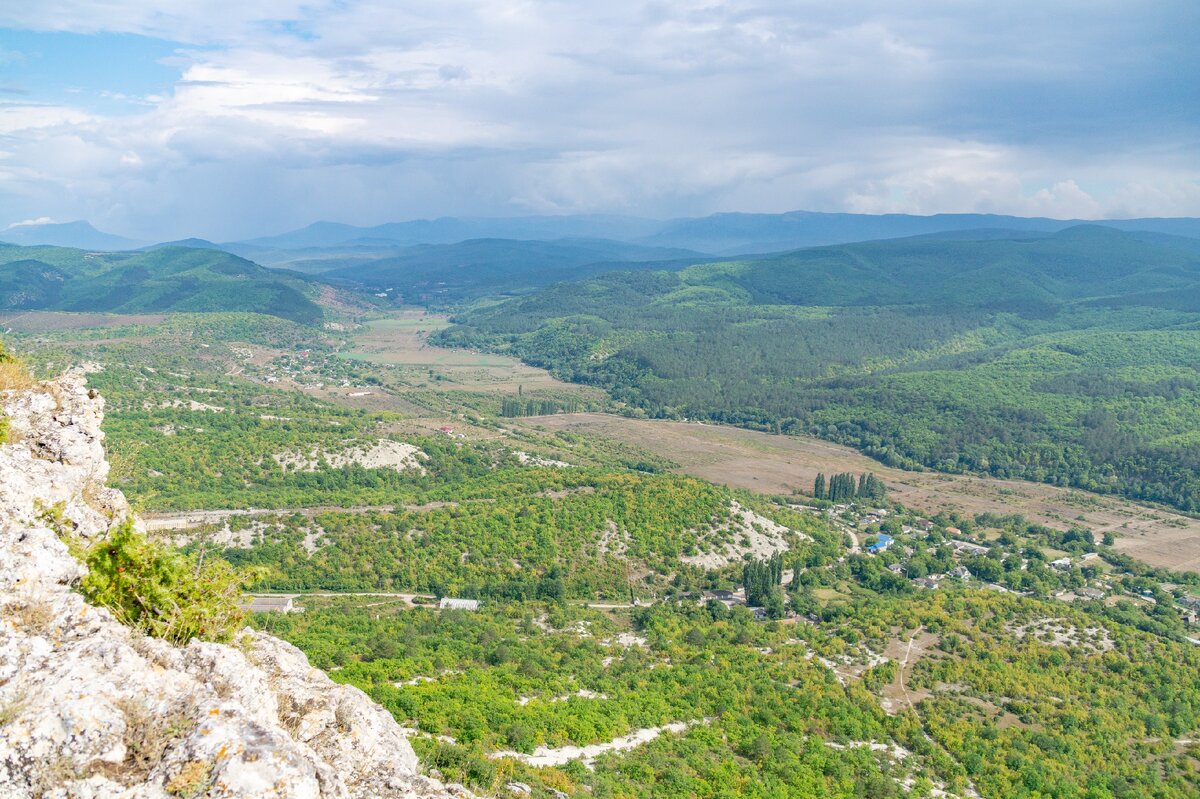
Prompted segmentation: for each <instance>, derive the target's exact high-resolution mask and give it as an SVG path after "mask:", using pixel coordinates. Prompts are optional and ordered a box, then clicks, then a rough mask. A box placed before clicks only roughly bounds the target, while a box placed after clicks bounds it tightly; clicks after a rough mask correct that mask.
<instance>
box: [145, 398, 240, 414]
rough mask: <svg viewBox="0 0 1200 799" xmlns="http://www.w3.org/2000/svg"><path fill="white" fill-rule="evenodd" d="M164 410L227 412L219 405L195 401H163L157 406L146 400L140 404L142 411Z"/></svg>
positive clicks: (226, 409) (227, 410)
mask: <svg viewBox="0 0 1200 799" xmlns="http://www.w3.org/2000/svg"><path fill="white" fill-rule="evenodd" d="M164 408H167V409H174V408H187V409H188V410H189V411H209V412H210V413H228V412H229V409H228V408H222V407H221V406H220V405H209V404H208V403H207V402H196V401H195V400H186V401H185V400H181V399H173V400H163V401H162V402H160V403H158V404H157V405H155V404H154V403H152V402H150V401H149V400H146V401H145V402H143V403H142V410H144V411H149V410H154V409H164Z"/></svg>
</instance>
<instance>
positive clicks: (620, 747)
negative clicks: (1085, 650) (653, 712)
mask: <svg viewBox="0 0 1200 799" xmlns="http://www.w3.org/2000/svg"><path fill="white" fill-rule="evenodd" d="M705 723H707V720H701V721H676V722H672V723H670V724H664V725H663V726H661V727H645V728H643V729H640V730H635V731H634V732H631V733H629V735H623V736H621V737H620V738H614V739H613V740H611V741H608V742H607V743H602V744H588V745H587V746H562V747H559V748H557V749H551V748H549V747H545V746H539V747H538V748H537V749H534V750H533V754H531V755H527V754H524V753H522V752H512V751H501V752H492V753H491V754H490V755H488V757H490V758H492V759H499V758H504V757H508V758H512V759H514V760H520V761H521V762H523V763H525V764H527V765H530V766H535V767H538V768H542V767H546V766H565V765H566V764H567V763H570V762H571V761H572V760H581V761H583V764H584V765H585V766H587V767H588V768H592V767H593V766H594V765H595V763H596V758H598V757H600V756H601V755H603V754H606V753H608V752H623V751H628V750H630V749H636V748H637V747H639V746H641V745H643V744H646V743H649V742H650V741H653V740H654V739H655V738H657V737H658V736H660V735H662V734H663V733H664V732H670V733H681V732H684V731H686V730H687V729H688V728H689V727H693V726H695V725H697V724H705Z"/></svg>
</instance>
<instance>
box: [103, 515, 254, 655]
mask: <svg viewBox="0 0 1200 799" xmlns="http://www.w3.org/2000/svg"><path fill="white" fill-rule="evenodd" d="M81 556H82V559H83V561H84V562H85V563H86V564H87V567H88V574H87V576H86V577H84V578H83V581H82V583H81V584H80V588H81V590H82V592H83V595H84V596H85V597H87V599H88V601H89V602H91V603H92V604H95V605H100V606H101V607H105V608H108V610H110V611H111V612H112V613H113V615H114V616H116V617H117V618H118V619H119V620H120V621H122V622H123V623H125V624H127V625H129V626H130V627H135V628H137V629H139V630H141V631H143V632H145V633H147V634H148V635H153V636H155V637H157V638H163V639H166V640H168V641H171V642H173V643H177V644H185V643H187V642H188V641H190V640H191V639H192V638H202V639H205V640H209V641H228V640H230V639H231V638H232V637H233V635H234V633H236V632H237V630H238V629H240V627H241V625H242V622H243V620H244V618H245V617H244V614H243V613H242V611H241V609H240V608H239V607H238V599H239V597H240V596H241V587H242V580H241V577H240V576H239V574H238V573H237V572H236V571H235V570H234V569H233V567H232V566H230V565H229V564H228V563H227V562H225V561H223V560H220V559H218V558H213V559H211V560H207V561H205V560H203V559H201V558H200V557H198V556H196V555H194V554H193V555H185V554H183V553H180V552H178V551H176V550H173V549H170V548H168V547H165V546H163V545H161V544H158V543H155V542H153V541H151V540H149V539H147V538H146V537H145V536H144V535H141V534H140V533H138V532H137V530H135V529H134V527H133V523H132V521H126V522H125V523H123V524H121V525H118V526H117V527H116V528H114V529H113V531H112V532H111V533H110V534H109V535H108V536H107V537H106V538H103V539H101V540H99V541H96V542H95V543H93V544H91V545H90V546H88V547H87V548H86V550H84V551H83V552H82V553H81Z"/></svg>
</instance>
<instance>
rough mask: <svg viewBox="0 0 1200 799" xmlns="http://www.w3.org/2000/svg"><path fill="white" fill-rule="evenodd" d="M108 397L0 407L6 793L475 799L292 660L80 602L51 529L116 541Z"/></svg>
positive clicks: (297, 657)
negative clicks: (160, 632)
mask: <svg viewBox="0 0 1200 799" xmlns="http://www.w3.org/2000/svg"><path fill="white" fill-rule="evenodd" d="M103 409H104V402H103V400H102V399H101V398H100V397H99V396H98V395H97V394H96V393H95V392H92V391H88V390H87V389H86V387H85V386H84V383H83V379H82V377H77V376H68V377H65V378H62V379H59V380H57V381H53V382H51V383H47V384H43V385H42V386H40V387H39V388H38V389H37V390H34V391H28V392H21V393H19V394H9V395H7V396H6V395H0V412H2V413H4V414H5V415H7V416H8V417H9V419H10V423H11V434H10V437H9V438H10V443H7V444H4V445H3V446H0V796H3V797H5V798H6V799H8V798H9V797H11V798H12V799H16V798H17V797H42V796H45V797H54V799H116V797H121V799H167V798H168V797H213V798H215V797H223V798H226V799H234V798H235V797H236V798H238V799H241V798H244V799H250V798H251V797H254V799H266V798H267V797H295V798H296V799H301V798H304V799H308V798H309V797H311V798H312V799H327V798H332V797H339V798H342V797H344V798H345V799H359V798H361V799H387V798H388V797H395V798H396V799H400V797H447V796H466V795H468V794H466V792H465V791H463V790H462V789H461V788H458V787H457V786H444V785H441V784H440V783H437V782H434V781H432V780H429V779H426V778H424V777H421V776H419V775H418V774H417V760H416V757H415V755H414V754H413V750H412V747H411V746H409V744H408V741H407V739H406V738H405V736H404V733H403V731H402V729H401V728H400V727H399V726H398V725H397V724H396V723H395V721H394V720H393V719H392V717H391V716H390V715H389V714H388V713H387V712H386V711H385V710H384V709H383V708H381V707H379V706H378V705H376V704H375V703H374V702H372V701H371V700H370V699H369V698H368V697H367V696H366V695H365V694H363V693H362V692H361V691H359V690H357V689H355V688H352V687H349V686H341V685H337V684H336V683H334V682H332V681H331V680H330V679H329V678H328V677H327V676H326V675H325V674H324V673H322V672H321V671H319V670H317V669H314V668H312V667H311V666H309V664H308V661H307V659H306V658H305V656H304V655H303V653H301V652H300V651H299V650H297V649H296V648H295V647H293V646H291V645H290V644H287V643H285V642H283V641H280V640H278V639H275V638H272V637H271V636H268V635H264V634H261V633H256V632H252V631H249V630H247V631H246V632H245V633H244V634H243V635H242V636H241V638H240V639H239V640H238V641H237V642H236V643H235V645H232V646H225V645H221V644H213V643H205V642H200V641H193V642H191V643H190V644H189V645H188V646H185V647H177V646H173V645H171V644H169V643H166V642H164V641H161V640H157V639H153V638H148V637H146V636H143V635H141V634H140V633H138V632H136V631H134V630H131V629H129V628H127V627H125V626H123V625H122V624H120V623H119V622H117V621H116V620H115V619H114V618H113V617H112V615H111V614H109V613H108V611H106V610H104V609H101V608H96V607H92V606H90V605H88V604H87V603H86V602H85V601H84V600H83V598H82V597H81V596H80V595H79V594H78V593H76V592H74V591H73V590H72V588H71V587H72V585H73V584H74V583H75V582H76V581H77V580H78V579H79V577H80V576H81V575H82V574H83V566H82V565H81V564H80V563H79V562H78V561H77V560H75V559H74V558H73V557H72V556H71V555H70V553H69V552H68V551H67V547H66V546H65V545H64V544H63V543H62V541H61V540H60V539H59V535H58V534H57V533H56V532H55V529H53V528H56V527H57V528H59V529H61V528H62V527H64V526H65V527H67V528H68V529H73V531H74V533H75V534H76V535H79V536H82V537H84V538H93V537H95V536H100V535H104V534H105V533H106V532H107V531H108V530H109V529H110V527H111V526H112V525H113V524H114V523H115V522H117V521H120V520H121V519H122V518H123V517H124V516H125V515H126V514H127V513H129V508H128V505H127V504H126V502H125V499H124V497H123V496H122V495H121V493H120V492H119V491H115V490H113V489H110V488H107V487H106V485H105V479H106V478H107V474H108V463H107V461H106V460H105V457H104V450H103V446H102V441H103V433H102V432H101V431H100V422H101V419H102V418H103Z"/></svg>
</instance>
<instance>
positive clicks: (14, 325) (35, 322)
mask: <svg viewBox="0 0 1200 799" xmlns="http://www.w3.org/2000/svg"><path fill="white" fill-rule="evenodd" d="M166 318H167V317H166V315H165V314H104V313H66V312H62V311H5V312H4V314H3V315H0V333H4V332H8V331H10V330H11V331H16V332H19V333H44V332H48V331H52V330H82V329H84V328H89V327H120V326H123V325H157V324H159V323H160V322H162V321H163V320H164V319H166Z"/></svg>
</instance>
